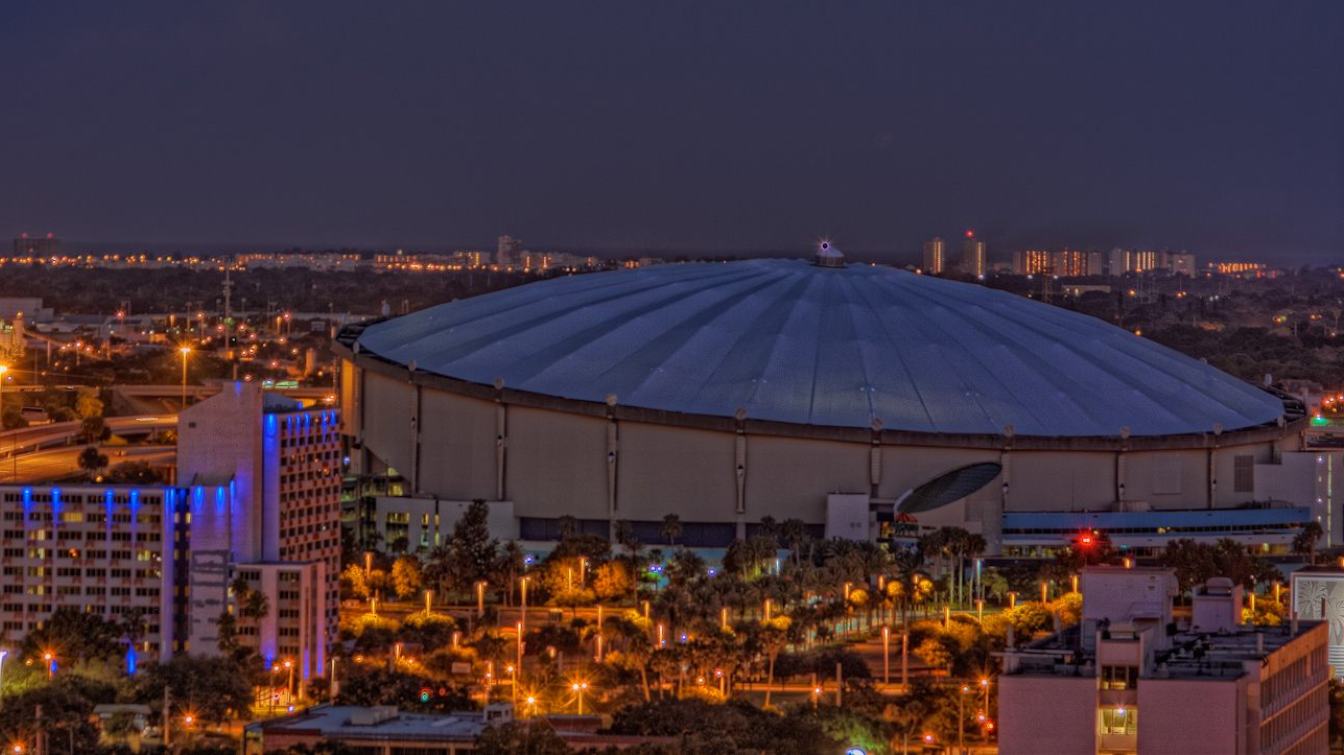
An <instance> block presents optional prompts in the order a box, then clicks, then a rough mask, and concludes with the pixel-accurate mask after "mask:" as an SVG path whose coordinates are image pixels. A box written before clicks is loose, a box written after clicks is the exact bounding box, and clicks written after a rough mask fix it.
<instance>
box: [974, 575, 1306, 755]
mask: <svg viewBox="0 0 1344 755" xmlns="http://www.w3.org/2000/svg"><path fill="white" fill-rule="evenodd" d="M1080 582H1081V589H1082V593H1083V616H1082V622H1081V623H1080V625H1078V626H1076V627H1073V628H1070V629H1068V630H1066V631H1064V632H1061V633H1059V634H1055V635H1052V636H1050V637H1048V638H1045V639H1043V640H1039V641H1036V642H1031V643H1028V644H1026V645H1024V646H1022V647H1013V648H1009V649H1008V650H1007V651H1006V652H1005V654H1004V673H1003V675H1002V676H1001V677H1000V679H999V690H1000V698H999V721H1000V725H999V737H1000V738H999V751H1000V752H1001V753H1003V754H1004V755H1014V754H1015V753H1042V752H1049V753H1056V754H1058V755H1069V754H1071V753H1077V754H1079V755H1082V754H1083V753H1087V754H1088V755H1094V754H1096V753H1106V754H1108V755H1112V754H1113V755H1120V754H1123V753H1140V752H1141V753H1144V755H1163V754H1164V753H1170V754H1171V755H1177V754H1180V755H1198V754H1200V753H1208V754H1209V755H1214V754H1216V755H1242V754H1244V755H1306V754H1307V753H1325V752H1326V751H1327V746H1328V741H1327V740H1328V718H1329V702H1328V699H1327V680H1328V675H1329V664H1328V662H1327V657H1326V646H1327V639H1328V630H1327V628H1326V625H1325V623H1323V622H1303V621H1299V620H1298V619H1296V618H1294V619H1293V620H1292V621H1291V622H1289V623H1286V624H1284V625H1283V626H1280V627H1254V626H1247V625H1244V624H1242V623H1241V621H1242V603H1243V594H1242V590H1241V588H1240V587H1239V586H1236V585H1233V584H1232V582H1231V580H1227V579H1223V578H1215V579H1211V580H1209V582H1208V584H1206V585H1204V586H1203V587H1202V588H1199V589H1198V590H1197V591H1196V594H1195V596H1194V598H1193V606H1192V608H1191V613H1190V616H1189V618H1182V619H1180V620H1179V621H1178V620H1177V618H1176V616H1175V615H1174V613H1173V610H1172V599H1173V598H1174V597H1175V596H1176V595H1177V593H1178V588H1177V583H1176V577H1175V574H1174V572H1172V571H1171V570H1170V569H1160V568H1132V569H1124V568H1119V567H1090V568H1087V569H1084V570H1083V572H1082V575H1081V580H1080Z"/></svg>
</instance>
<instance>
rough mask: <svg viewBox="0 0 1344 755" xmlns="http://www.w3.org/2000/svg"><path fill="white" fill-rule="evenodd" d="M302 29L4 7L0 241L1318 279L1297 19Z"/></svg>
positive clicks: (536, 21) (696, 21) (552, 12)
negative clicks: (1036, 255) (987, 262)
mask: <svg viewBox="0 0 1344 755" xmlns="http://www.w3.org/2000/svg"><path fill="white" fill-rule="evenodd" d="M315 10H316V6H314V7H313V8H304V7H301V6H293V5H291V6H284V7H271V6H246V5H245V6H231V7H229V8H227V9H210V10H205V9H199V10H198V9H191V8H181V7H178V6H169V5H154V4H149V5H143V6H137V7H135V8H132V9H124V10H120V11H118V13H117V14H116V15H115V17H113V15H112V14H111V13H110V11H108V10H106V9H103V8H100V7H98V6H96V5H92V4H87V5H82V6H80V5H76V6H70V7H65V8H62V9H53V8H48V7H44V6H38V5H26V6H25V5H20V6H18V7H15V8H12V10H11V20H12V21H13V23H10V24H7V25H6V27H5V30H4V31H0V34H3V35H4V36H3V37H2V38H3V39H4V40H5V45H4V52H0V56H3V59H4V60H5V65H4V66H3V67H0V70H3V71H4V73H0V81H3V82H4V83H5V84H6V87H7V89H8V90H9V91H11V92H12V93H13V95H14V96H13V98H12V101H13V103H14V106H13V107H12V108H11V109H10V111H9V114H8V115H7V116H5V117H0V144H3V145H5V146H3V147H0V156H2V157H3V158H4V160H5V163H6V164H7V166H8V167H9V170H8V172H9V173H10V175H11V176H14V177H17V176H22V177H23V180H12V181H9V182H7V184H6V185H5V186H4V188H0V205H3V206H5V207H7V208H8V209H9V210H10V212H9V213H7V215H6V219H5V223H4V224H3V227H2V228H0V232H3V233H5V234H8V235H11V236H13V235H17V234H18V233H19V232H22V231H25V230H28V231H32V232H38V233H42V232H46V231H49V230H53V231H56V232H57V233H58V234H59V235H61V236H63V237H65V238H70V239H94V240H98V239H105V240H108V241H109V242H118V241H129V242H137V243H144V244H157V243H163V242H171V243H177V244H199V245H212V244H217V245H244V246H283V245H302V246H309V247H313V246H316V247H322V246H378V247H391V246H407V247H417V246H426V245H437V244H452V243H460V242H463V241H472V240H476V241H477V242H478V243H484V242H486V241H487V240H489V239H492V238H494V237H495V236H496V235H498V234H500V233H511V234H514V235H516V236H518V237H521V238H523V239H527V240H529V241H530V242H531V243H532V244H534V245H535V246H537V247H540V248H565V247H570V248H575V249H594V250H612V251H613V252H615V251H620V250H630V251H640V250H685V251H687V252H694V253H705V254H712V253H733V252H750V251H754V250H771V249H778V250H791V249H798V248H803V247H805V246H807V245H808V244H809V243H810V242H811V241H812V240H813V239H815V238H817V237H820V236H830V237H833V238H835V239H836V240H837V243H838V244H840V245H841V246H842V248H845V249H846V250H850V251H851V253H863V254H873V255H881V254H884V253H886V254H890V253H894V252H900V251H902V250H904V252H905V253H907V254H911V255H917V254H918V253H919V250H920V245H921V244H922V242H923V241H924V240H926V239H927V238H929V237H931V236H933V235H942V236H944V237H949V238H950V237H952V235H953V234H954V233H955V232H957V231H958V230H959V229H963V228H967V227H974V228H976V229H977V231H978V232H979V233H980V234H981V235H983V236H984V238H986V239H987V240H988V242H989V246H990V255H991V257H993V256H994V255H995V252H994V249H995V247H997V248H999V249H1000V250H1003V249H1009V248H1018V247H1020V248H1034V247H1039V246H1043V245H1044V246H1051V245H1059V244H1065V243H1067V244H1069V245H1071V246H1095V247H1099V248H1110V247H1111V246H1133V247H1148V248H1171V249H1182V248H1185V249H1190V250H1191V251H1194V252H1196V253H1198V254H1201V255H1205V256H1208V255H1217V256H1225V257H1253V258H1257V259H1264V260H1266V261H1270V262H1276V263H1287V264H1296V263H1301V262H1316V263H1326V262H1331V261H1338V259H1339V258H1340V257H1341V247H1340V244H1341V242H1340V239H1341V238H1344V216H1341V214H1340V213H1339V212H1338V208H1339V207H1340V206H1344V145H1342V144H1341V142H1340V139H1339V138H1338V136H1337V135H1338V134H1339V133H1341V131H1344V104H1342V103H1341V102H1340V101H1339V98H1335V97H1330V96H1328V95H1327V94H1325V93H1328V92H1330V91H1337V90H1339V89H1340V88H1341V83H1344V72H1342V71H1341V66H1340V64H1339V62H1338V60H1337V59H1335V58H1334V57H1333V56H1332V55H1331V54H1330V49H1331V46H1330V44H1329V40H1331V39H1335V38H1338V36H1339V33H1340V31H1341V28H1344V10H1341V9H1340V8H1339V7H1337V6H1334V5H1331V4H1328V3H1318V4H1312V5H1310V6H1302V7H1296V8H1290V9H1282V8H1276V9H1274V10H1273V11H1272V12H1271V11H1268V10H1266V9H1264V8H1263V7H1261V6H1256V5H1253V4H1238V5H1231V6H1228V5H1223V4H1216V5H1215V4H1209V5H1200V4H1192V5H1183V6H1181V7H1178V8H1168V7H1165V6H1164V7H1161V8H1159V7H1158V6H1149V7H1138V8H1135V7H1133V6H1128V7H1125V8H1123V9H1093V8H1075V7H1072V6H1071V5H1068V4H1062V3H1061V4H1053V3H1048V4H1042V5H1039V6H1036V7H1034V8H1032V9H1030V10H1027V11H1023V10H1020V9H1016V8H1014V9H1003V8H999V7H995V6H992V5H966V6H956V7H944V6H938V7H888V8H877V9H859V8H829V9H827V10H825V11H824V12H823V11H822V10H821V9H817V8H803V7H799V6H794V7H790V8H784V9H773V8H772V11H774V12H772V13H770V14H768V15H767V14H756V13H753V12H752V11H751V10H749V9H744V8H739V9H733V10H731V11H725V10H724V9H722V8H721V7H718V6H714V7H713V8H711V7H710V6H690V7H681V8H677V9H649V8H635V7H628V6H608V7H591V8H587V9H584V10H583V11H574V10H571V9H558V8H552V7H546V6H527V5H523V6H497V7H489V8H450V7H443V6H437V5H433V6H431V5H425V6H419V5H407V6H401V7H400V8H399V9H398V12H396V13H393V14H386V13H382V12H381V11H373V10H367V9H358V8H354V7H353V6H347V5H341V4H323V5H322V6H321V13H317V12H315ZM520 11H523V12H521V13H520ZM562 61H563V62H564V65H559V64H560V63H561V62H562ZM614 63H619V65H614ZM183 186H192V187H193V190H192V191H182V190H181V187H183Z"/></svg>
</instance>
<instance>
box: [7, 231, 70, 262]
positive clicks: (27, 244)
mask: <svg viewBox="0 0 1344 755" xmlns="http://www.w3.org/2000/svg"><path fill="white" fill-rule="evenodd" d="M60 250H61V241H60V239H58V238H56V234H54V233H48V234H46V235H45V236H31V235H29V234H27V233H20V234H19V235H18V236H16V237H15V238H14V256H15V257H55V256H56V255H57V254H58V253H59V252H60Z"/></svg>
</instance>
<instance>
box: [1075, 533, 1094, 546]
mask: <svg viewBox="0 0 1344 755" xmlns="http://www.w3.org/2000/svg"><path fill="white" fill-rule="evenodd" d="M1078 542H1080V543H1082V544H1083V545H1091V544H1092V536H1091V535H1083V536H1082V537H1080V538H1078Z"/></svg>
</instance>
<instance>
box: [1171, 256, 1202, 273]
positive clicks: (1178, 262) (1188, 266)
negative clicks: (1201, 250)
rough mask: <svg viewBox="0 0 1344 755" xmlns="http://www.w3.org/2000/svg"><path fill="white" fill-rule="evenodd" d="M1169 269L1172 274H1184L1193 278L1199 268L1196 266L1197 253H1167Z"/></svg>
mask: <svg viewBox="0 0 1344 755" xmlns="http://www.w3.org/2000/svg"><path fill="white" fill-rule="evenodd" d="M1167 269H1168V270H1170V271H1171V274H1172V275H1184V276H1187V277H1189V278H1193V277H1195V272H1196V271H1197V270H1198V268H1197V267H1196V266H1195V255H1193V254H1190V253H1189V252H1172V253H1171V254H1168V255H1167Z"/></svg>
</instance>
